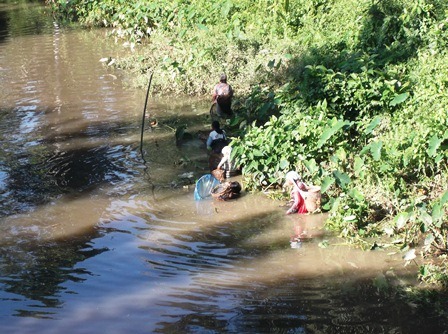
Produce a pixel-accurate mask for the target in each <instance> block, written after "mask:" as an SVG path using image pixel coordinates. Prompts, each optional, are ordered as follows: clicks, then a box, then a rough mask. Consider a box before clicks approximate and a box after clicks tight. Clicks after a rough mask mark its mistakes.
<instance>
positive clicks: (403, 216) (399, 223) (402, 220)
mask: <svg viewBox="0 0 448 334" xmlns="http://www.w3.org/2000/svg"><path fill="white" fill-rule="evenodd" d="M408 220H409V214H408V213H407V212H401V213H400V214H398V215H397V216H396V217H395V226H396V227H397V229H398V230H401V229H402V228H403V227H404V226H405V225H406V223H407V222H408Z"/></svg>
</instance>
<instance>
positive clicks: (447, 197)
mask: <svg viewBox="0 0 448 334" xmlns="http://www.w3.org/2000/svg"><path fill="white" fill-rule="evenodd" d="M446 202H448V190H447V191H445V193H444V194H443V196H442V198H441V199H440V204H441V205H444V204H445V203H446Z"/></svg>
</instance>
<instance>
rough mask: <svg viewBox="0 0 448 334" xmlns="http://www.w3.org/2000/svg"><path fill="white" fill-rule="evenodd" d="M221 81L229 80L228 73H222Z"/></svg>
mask: <svg viewBox="0 0 448 334" xmlns="http://www.w3.org/2000/svg"><path fill="white" fill-rule="evenodd" d="M219 81H221V82H227V75H226V74H225V73H223V74H221V77H220V78H219Z"/></svg>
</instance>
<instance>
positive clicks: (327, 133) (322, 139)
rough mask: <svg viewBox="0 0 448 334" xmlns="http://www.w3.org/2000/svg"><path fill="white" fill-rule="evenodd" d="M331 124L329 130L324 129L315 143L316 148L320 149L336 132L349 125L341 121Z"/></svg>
mask: <svg viewBox="0 0 448 334" xmlns="http://www.w3.org/2000/svg"><path fill="white" fill-rule="evenodd" d="M332 123H333V124H332V126H331V128H326V129H325V130H324V131H323V132H322V134H321V136H320V138H319V141H318V142H317V148H320V147H322V146H323V145H324V144H325V143H326V142H327V141H328V139H330V138H331V137H332V136H333V135H334V134H335V133H336V132H338V131H339V130H340V129H342V128H343V127H344V126H345V125H348V124H349V123H348V122H346V121H342V120H338V121H337V122H334V120H333V122H332Z"/></svg>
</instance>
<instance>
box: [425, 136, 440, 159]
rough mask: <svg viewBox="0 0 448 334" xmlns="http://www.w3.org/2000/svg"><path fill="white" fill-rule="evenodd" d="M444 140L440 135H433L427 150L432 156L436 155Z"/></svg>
mask: <svg viewBox="0 0 448 334" xmlns="http://www.w3.org/2000/svg"><path fill="white" fill-rule="evenodd" d="M442 142H443V139H440V138H439V137H437V135H434V136H432V137H431V139H430V140H429V147H428V150H427V151H426V152H427V153H428V155H429V156H430V157H434V156H435V155H436V153H437V150H438V149H439V147H440V144H441V143H442Z"/></svg>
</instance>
